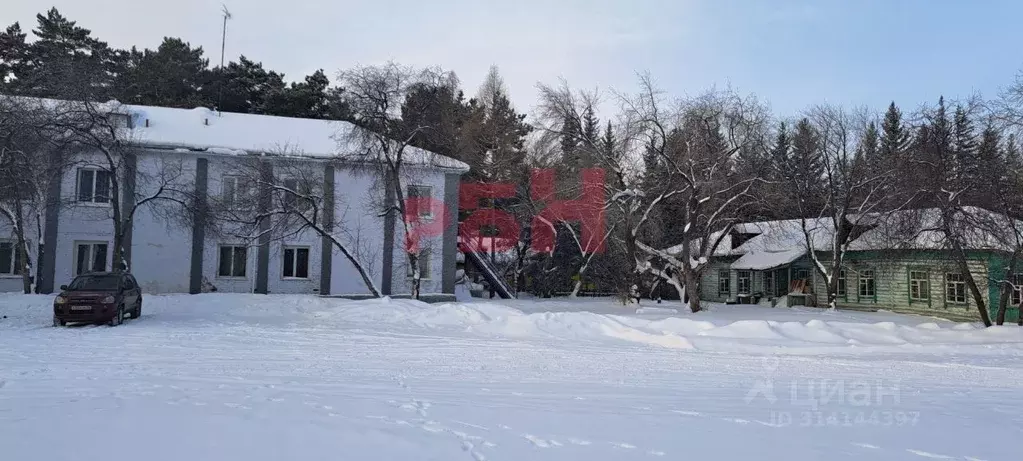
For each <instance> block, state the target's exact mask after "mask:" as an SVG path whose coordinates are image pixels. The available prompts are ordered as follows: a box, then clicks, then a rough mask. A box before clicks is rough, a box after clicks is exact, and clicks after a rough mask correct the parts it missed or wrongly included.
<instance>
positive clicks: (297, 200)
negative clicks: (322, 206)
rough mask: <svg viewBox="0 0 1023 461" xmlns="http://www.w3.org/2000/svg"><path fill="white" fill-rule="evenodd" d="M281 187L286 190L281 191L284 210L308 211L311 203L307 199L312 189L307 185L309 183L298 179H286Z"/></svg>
mask: <svg viewBox="0 0 1023 461" xmlns="http://www.w3.org/2000/svg"><path fill="white" fill-rule="evenodd" d="M282 186H283V187H284V188H285V189H287V190H283V191H281V194H282V195H283V197H282V201H283V202H284V207H285V209H292V208H294V209H297V210H306V209H309V207H310V205H311V202H310V201H309V198H308V197H309V196H310V195H312V193H313V188H312V185H311V184H309V181H306V180H302V179H298V178H287V179H285V180H284V184H282Z"/></svg>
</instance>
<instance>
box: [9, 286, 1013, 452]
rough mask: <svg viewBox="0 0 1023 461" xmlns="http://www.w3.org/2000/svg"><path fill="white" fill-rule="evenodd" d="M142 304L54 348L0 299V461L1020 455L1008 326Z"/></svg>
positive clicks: (876, 319) (18, 307)
mask: <svg viewBox="0 0 1023 461" xmlns="http://www.w3.org/2000/svg"><path fill="white" fill-rule="evenodd" d="M146 302H147V304H146V308H145V309H146V311H145V312H144V314H143V317H142V319H140V320H136V321H129V322H127V323H126V324H125V325H123V326H121V327H117V328H108V327H92V326H87V327H76V328H64V329H57V328H52V327H49V326H48V324H49V314H48V303H49V298H45V297H32V296H20V295H0V315H7V316H8V318H6V319H3V320H0V459H2V460H5V461H6V460H12V461H21V460H72V459H105V460H111V461H119V460H139V459H144V460H147V461H149V460H183V459H211V460H212V459H216V460H246V461H253V460H272V459H274V460H275V459H295V460H299V459H301V460H307V459H308V460H319V459H325V460H326V459H330V460H363V459H365V460H412V459H416V460H419V459H424V460H425V459H430V460H459V459H465V460H473V459H476V460H483V459H487V460H526V459H529V460H534V459H535V460H544V459H551V460H554V459H557V460H588V461H592V460H605V459H606V460H618V459H714V460H753V459H756V460H761V459H771V460H774V459H777V460H797V461H803V460H843V459H848V460H863V459H872V460H919V461H923V460H928V459H956V460H975V459H977V460H986V461H1003V460H1004V461H1014V460H1018V459H1021V458H1023V455H1021V454H1020V451H1019V448H1017V447H1018V444H1016V441H1018V440H1019V439H1020V437H1021V436H1023V400H1021V399H1020V395H1021V392H1023V360H1021V359H1023V333H1021V332H1020V331H1019V330H1018V329H1017V328H1016V327H1005V328H1001V329H994V330H979V329H975V328H973V327H970V326H968V325H955V324H951V323H943V322H938V321H932V320H929V319H925V318H920V317H916V318H914V317H902V316H895V315H891V314H843V313H839V314H827V313H819V312H807V311H790V310H787V309H784V310H782V309H754V308H748V309H747V310H740V308H735V309H732V308H723V307H722V308H719V309H715V310H714V311H712V312H709V313H705V314H699V315H695V316H694V315H686V316H681V315H680V316H667V315H664V314H660V315H658V314H652V315H635V314H630V315H627V316H618V315H609V314H611V313H612V312H615V308H614V307H613V306H612V305H610V304H607V305H603V304H599V303H592V302H591V303H587V304H578V305H572V304H567V303H560V304H558V303H547V304H528V303H526V302H522V301H519V302H511V303H504V304H503V305H502V304H482V303H481V304H455V305H444V306H425V305H420V304H415V303H411V302H398V301H392V302H390V303H382V302H376V301H374V302H360V303H355V302H342V301H337V300H320V299H315V298H305V297H258V296H247V295H203V296H196V297H189V296H159V297H158V296H150V297H148V298H147V300H146ZM584 309H585V310H587V311H590V312H573V311H579V310H584ZM523 311H526V312H523ZM547 311H557V312H547ZM530 312H538V313H532V314H530ZM621 312H624V311H621ZM751 316H759V318H750V317H751ZM691 319H692V320H691ZM739 319H745V320H739ZM736 322H738V323H736Z"/></svg>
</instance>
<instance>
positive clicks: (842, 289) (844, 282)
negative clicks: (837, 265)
mask: <svg viewBox="0 0 1023 461" xmlns="http://www.w3.org/2000/svg"><path fill="white" fill-rule="evenodd" d="M848 280H849V279H847V278H846V275H845V269H842V270H841V271H839V272H838V290H837V293H836V294H837V295H838V296H840V297H843V298H844V297H845V293H846V289H847V287H848Z"/></svg>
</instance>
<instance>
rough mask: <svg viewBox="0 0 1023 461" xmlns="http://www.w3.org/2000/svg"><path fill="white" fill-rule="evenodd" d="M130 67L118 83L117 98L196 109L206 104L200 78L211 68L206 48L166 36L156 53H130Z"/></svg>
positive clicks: (154, 51) (124, 100) (127, 101)
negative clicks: (205, 52)
mask: <svg viewBox="0 0 1023 461" xmlns="http://www.w3.org/2000/svg"><path fill="white" fill-rule="evenodd" d="M126 56H127V68H126V70H125V72H124V73H123V74H122V75H120V76H119V78H118V81H117V92H118V95H117V99H118V100H120V101H121V102H125V103H131V104H143V105H151V106H164V107H179V108H192V107H197V106H201V105H203V102H204V101H203V100H202V98H201V96H200V95H199V87H200V84H201V82H200V78H201V75H202V74H203V73H204V72H205V71H206V67H207V66H208V65H209V60H207V59H206V58H204V57H203V49H202V47H197V48H192V46H191V45H190V44H189V43H188V42H185V41H183V40H181V39H179V38H171V37H165V38H164V39H163V43H161V44H160V46H159V47H157V49H156V50H145V51H138V50H136V49H135V48H132V49H131V50H130V51H128V52H127V53H126Z"/></svg>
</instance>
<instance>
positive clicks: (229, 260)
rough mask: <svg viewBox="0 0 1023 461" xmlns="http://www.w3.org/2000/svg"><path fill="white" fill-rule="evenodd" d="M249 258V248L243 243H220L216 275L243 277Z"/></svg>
mask: <svg viewBox="0 0 1023 461" xmlns="http://www.w3.org/2000/svg"><path fill="white" fill-rule="evenodd" d="M248 260H249V249H248V247H246V246H243V245H221V246H220V261H219V262H218V264H217V277H230V278H243V277H245V276H246V271H245V265H246V264H247V263H248Z"/></svg>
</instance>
